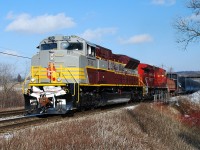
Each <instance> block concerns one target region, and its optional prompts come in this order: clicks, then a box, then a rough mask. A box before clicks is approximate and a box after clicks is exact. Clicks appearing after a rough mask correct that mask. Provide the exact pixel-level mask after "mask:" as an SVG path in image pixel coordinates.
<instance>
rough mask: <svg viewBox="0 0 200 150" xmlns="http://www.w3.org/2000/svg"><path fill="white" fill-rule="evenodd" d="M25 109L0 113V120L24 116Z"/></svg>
mask: <svg viewBox="0 0 200 150" xmlns="http://www.w3.org/2000/svg"><path fill="white" fill-rule="evenodd" d="M24 114H25V109H20V110H12V111H2V112H0V118H5V117H9V116H16V115H24Z"/></svg>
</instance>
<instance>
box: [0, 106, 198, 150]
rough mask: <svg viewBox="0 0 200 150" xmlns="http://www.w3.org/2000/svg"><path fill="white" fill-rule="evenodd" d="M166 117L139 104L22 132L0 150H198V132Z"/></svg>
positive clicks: (155, 108)
mask: <svg viewBox="0 0 200 150" xmlns="http://www.w3.org/2000/svg"><path fill="white" fill-rule="evenodd" d="M166 109H167V107H166ZM161 110H162V111H161ZM170 116H171V115H169V114H168V115H166V114H165V113H164V111H163V108H162V109H161V107H160V106H159V107H158V106H154V105H152V104H140V105H139V106H138V107H136V109H134V110H126V109H120V110H118V111H116V110H115V111H112V112H109V113H101V114H96V115H91V116H87V117H82V118H79V119H74V118H71V119H69V118H67V119H66V120H64V121H62V122H57V123H54V124H49V125H44V126H40V127H32V128H29V129H26V130H22V131H19V132H17V133H15V134H14V135H13V137H12V138H9V139H5V138H2V139H0V147H2V150H8V149H9V150H12V149H23V150H26V149H27V150H28V149H35V150H40V149H43V150H54V149H55V150H57V149H75V150H76V149H77V150H80V149H89V150H90V149H91V150H93V149H137V150H140V149H141V150H146V149H155V150H160V149H162V150H168V149H169V150H171V149H176V150H193V149H200V145H199V143H200V136H199V135H198V134H199V133H200V131H198V130H196V132H195V133H193V131H194V130H193V129H191V128H187V127H185V126H183V125H182V124H181V123H180V122H179V121H177V120H176V119H175V118H174V117H170ZM191 141H192V142H191Z"/></svg>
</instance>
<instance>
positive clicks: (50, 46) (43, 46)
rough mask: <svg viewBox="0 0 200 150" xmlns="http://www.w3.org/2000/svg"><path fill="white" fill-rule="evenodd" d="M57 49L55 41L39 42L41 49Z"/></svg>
mask: <svg viewBox="0 0 200 150" xmlns="http://www.w3.org/2000/svg"><path fill="white" fill-rule="evenodd" d="M50 49H57V43H48V44H41V50H50Z"/></svg>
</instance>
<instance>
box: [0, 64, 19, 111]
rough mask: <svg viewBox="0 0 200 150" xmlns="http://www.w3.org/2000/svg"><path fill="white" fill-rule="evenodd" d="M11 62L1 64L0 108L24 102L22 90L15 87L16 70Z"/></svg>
mask: <svg viewBox="0 0 200 150" xmlns="http://www.w3.org/2000/svg"><path fill="white" fill-rule="evenodd" d="M14 68H15V67H14V66H13V65H11V64H0V108H5V107H16V106H19V105H21V104H22V97H21V95H22V94H21V92H20V93H19V91H17V90H16V89H15V86H16V85H17V84H18V83H17V82H14V80H13V79H14V75H15V73H14V72H15V70H14Z"/></svg>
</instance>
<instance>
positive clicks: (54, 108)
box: [24, 35, 167, 114]
mask: <svg viewBox="0 0 200 150" xmlns="http://www.w3.org/2000/svg"><path fill="white" fill-rule="evenodd" d="M38 48H39V52H38V53H37V54H36V55H34V56H33V57H32V61H31V71H30V75H29V76H28V77H27V79H26V80H25V82H24V97H25V109H26V110H27V111H28V113H30V114H44V113H45V114H66V113H67V112H70V111H73V110H74V109H85V108H94V107H100V106H104V105H110V104H115V103H126V102H129V101H134V100H136V99H143V98H144V96H145V95H148V93H153V92H155V91H157V92H158V91H159V89H161V90H162V91H166V90H167V85H166V83H167V80H166V79H167V78H166V74H165V71H164V70H163V69H161V68H158V67H157V71H154V72H152V70H153V69H154V70H155V67H154V68H153V67H152V68H151V67H147V66H145V65H144V64H140V61H139V60H137V59H134V58H131V57H129V56H126V55H119V54H114V53H112V51H111V50H109V49H107V48H104V47H102V46H99V45H96V44H93V43H90V42H89V41H87V40H85V39H83V38H80V37H78V36H60V35H59V36H50V37H48V38H46V39H44V40H42V41H41V42H40V45H39V46H38ZM148 73H149V74H148ZM155 77H156V78H155ZM152 78H154V79H152Z"/></svg>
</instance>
